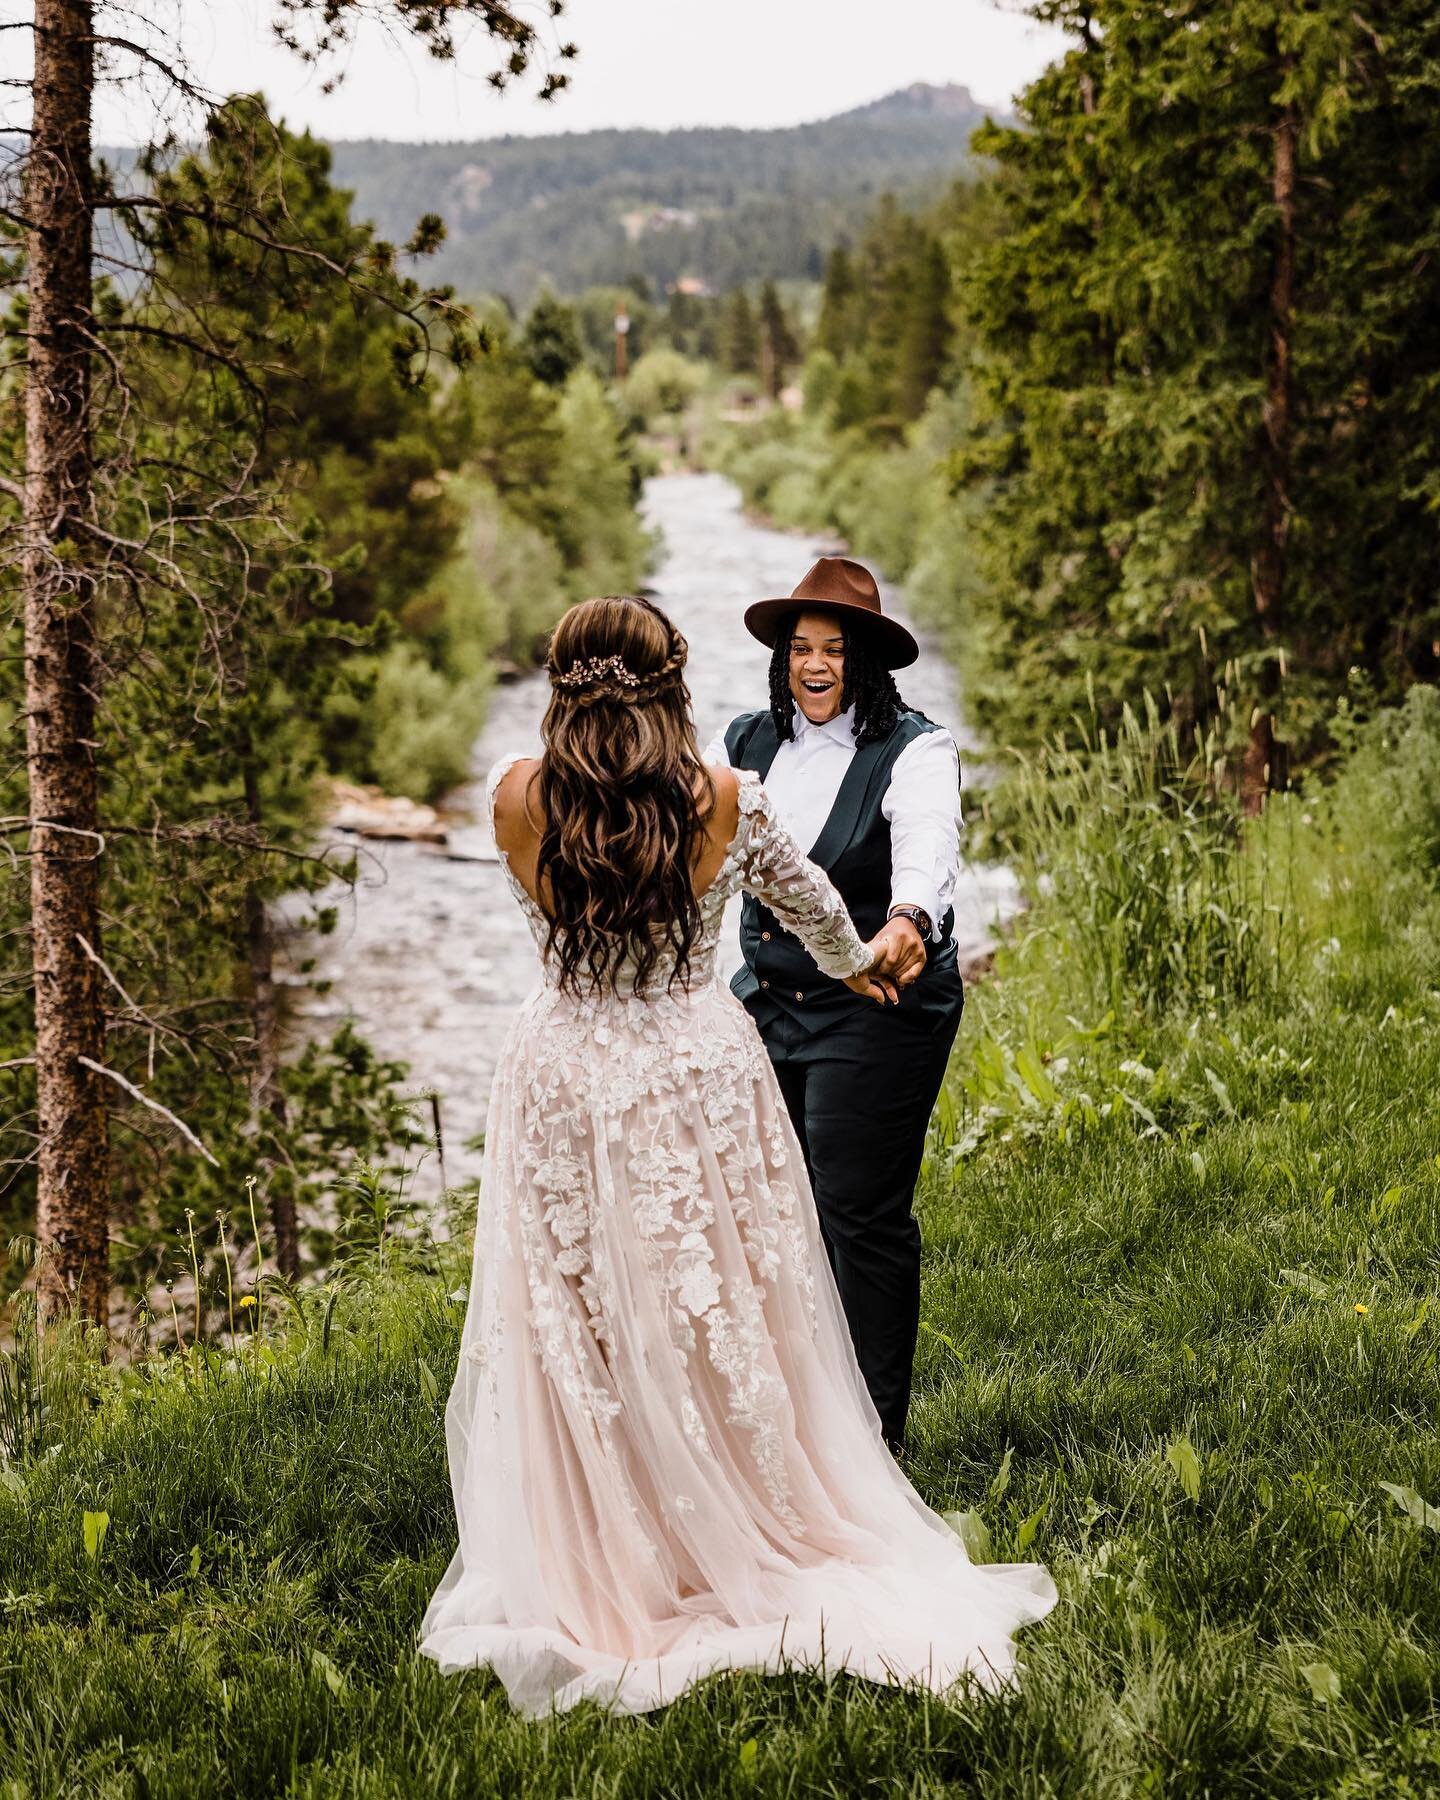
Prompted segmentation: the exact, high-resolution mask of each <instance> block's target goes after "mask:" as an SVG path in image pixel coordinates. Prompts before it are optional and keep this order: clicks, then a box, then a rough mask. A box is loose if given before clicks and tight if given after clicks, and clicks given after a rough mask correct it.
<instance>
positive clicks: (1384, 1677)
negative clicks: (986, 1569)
mask: <svg viewBox="0 0 1440 1800" xmlns="http://www.w3.org/2000/svg"><path fill="white" fill-rule="evenodd" d="M1336 741H1337V742H1338V743H1339V744H1340V745H1341V747H1342V754H1340V755H1339V756H1338V757H1337V759H1336V766H1335V768H1334V769H1333V770H1332V772H1331V775H1330V778H1329V779H1328V780H1321V779H1319V778H1318V777H1317V778H1312V779H1311V780H1309V781H1308V782H1307V783H1306V785H1305V786H1304V787H1302V788H1301V789H1300V790H1298V791H1297V792H1295V793H1291V794H1285V795H1278V796H1275V797H1274V798H1273V799H1272V801H1271V803H1270V805H1269V807H1268V808H1267V811H1266V814H1265V816H1264V818H1263V819H1261V820H1259V821H1251V822H1248V823H1244V824H1242V822H1241V821H1239V820H1238V819H1237V817H1236V816H1235V814H1234V811H1233V809H1232V807H1231V806H1230V804H1229V802H1228V800H1227V799H1226V797H1225V795H1224V794H1223V792H1220V791H1217V790H1216V789H1215V786H1214V784H1213V783H1211V782H1207V780H1206V779H1205V778H1204V777H1205V769H1204V751H1203V748H1202V750H1201V752H1199V753H1198V760H1197V759H1196V757H1193V756H1192V755H1191V754H1190V753H1189V752H1187V751H1182V748H1181V746H1180V744H1179V742H1178V740H1177V739H1176V738H1175V736H1174V735H1173V734H1171V733H1170V732H1168V731H1167V730H1166V728H1165V727H1164V726H1163V725H1162V724H1161V723H1160V722H1159V721H1158V720H1156V719H1154V718H1153V717H1151V718H1147V717H1141V718H1137V719H1131V720H1129V721H1127V723H1126V725H1125V726H1124V728H1122V730H1121V731H1120V732H1119V733H1118V734H1117V736H1116V738H1115V739H1113V740H1111V741H1092V742H1091V743H1090V745H1089V746H1088V748H1087V749H1086V750H1085V752H1084V753H1083V754H1080V753H1077V752H1075V751H1074V750H1073V749H1072V750H1068V751H1067V750H1059V749H1056V750H1051V751H1048V752H1045V753H1042V754H1040V755H1038V756H1036V757H1034V758H1032V759H1031V760H1030V761H1029V762H1028V763H1027V764H1025V765H1024V766H1023V767H1022V768H1021V769H1020V770H1019V771H1018V772H1017V774H1016V776H1015V777H1014V778H1013V779H1012V780H1011V781H1010V782H1008V783H1007V784H1006V788H1005V797H1004V799H1003V801H997V805H996V808H995V812H994V829H995V830H996V832H997V833H998V834H999V836H1000V838H1001V840H1002V841H1003V842H1004V844H1005V845H1006V847H1007V849H1008V850H1009V851H1010V853H1011V854H1012V855H1014V856H1015V857H1016V858H1017V859H1018V860H1019V862H1020V865H1021V867H1022V871H1023V873H1024V875H1025V877H1026V880H1027V883H1028V885H1029V888H1030V891H1031V893H1032V896H1033V904H1032V906H1031V909H1030V910H1029V912H1028V913H1027V914H1026V915H1025V916H1024V918H1023V920H1022V921H1021V923H1020V926H1019V928H1018V930H1017V931H1016V933H1015V935H1014V937H1013V939H1012V941H1010V942H1009V943H1008V944H1007V945H1006V946H1005V947H1004V949H1003V950H1002V951H1001V953H1000V955H999V958H998V961H997V967H996V970H995V972H994V974H993V976H991V977H989V978H988V979H986V980H985V981H983V982H982V983H980V984H978V985H977V986H976V987H975V989H974V991H973V993H972V996H971V1000H970V1004H969V1007H968V1010H967V1017H966V1021H965V1024H964V1026H963V1028H962V1032H961V1037H960V1041H959V1045H958V1047H957V1053H956V1058H955V1063H954V1068H953V1079H952V1083H951V1085H950V1087H949V1089H948V1090H947V1093H946V1095H945V1097H944V1101H943V1104H942V1106H941V1108H940V1109H939V1112H938V1115H937V1119H936V1124H935V1129H934V1134H933V1140H932V1144H931V1148H930V1152H929V1155H928V1157H927V1162H926V1168H925V1173H924V1176H923V1180H922V1189H921V1194H920V1200H919V1204H920V1207H921V1212H922V1218H923V1224H924V1230H925V1237H926V1277H925V1302H924V1320H925V1324H924V1329H923V1331H922V1339H921V1355H920V1363H919V1368H918V1400H917V1406H916V1412H915V1422H914V1448H913V1453H912V1463H911V1473H912V1477H913V1479H914V1480H915V1482H916V1484H917V1485H918V1486H919V1488H920V1489H921V1491H922V1492H923V1493H924V1494H925V1496H926V1497H927V1499H929V1500H930V1502H931V1503H932V1504H933V1505H935V1506H936V1507H937V1508H939V1509H941V1510H942V1511H945V1512H947V1513H951V1514H953V1515H955V1518H954V1523H955V1526H956V1529H957V1530H959V1531H960V1532H961V1533H962V1535H963V1536H964V1537H965V1538H966V1540H967V1542H968V1543H969V1545H970V1547H971V1550H972V1553H973V1554H975V1555H977V1556H984V1557H995V1558H999V1559H1013V1558H1018V1557H1024V1558H1040V1559H1042V1560H1044V1561H1045V1562H1046V1563H1047V1564H1048V1565H1049V1566H1050V1567H1051V1568H1052V1569H1053V1570H1054V1572H1055V1575H1056V1578H1057V1580H1058V1582H1059V1584H1060V1588H1061V1593H1062V1601H1061V1604H1060V1606H1059V1607H1058V1608H1057V1610H1056V1611H1055V1612H1054V1613H1053V1614H1052V1615H1051V1617H1050V1619H1049V1620H1048V1621H1046V1622H1045V1623H1044V1624H1043V1625H1042V1626H1040V1627H1039V1628H1037V1629H1035V1630H1033V1631H1032V1632H1031V1633H1030V1634H1029V1635H1028V1637H1027V1639H1026V1643H1025V1670H1024V1674H1023V1678H1022V1680H1021V1681H1020V1683H1019V1685H1018V1688H1017V1689H1016V1690H1015V1691H1014V1692H1013V1693H1011V1694H1009V1695H1007V1696H1005V1697H1002V1698H999V1699H987V1698H984V1697H981V1696H979V1695H973V1694H963V1693H962V1694H957V1695H956V1696H955V1697H954V1698H953V1700H952V1701H950V1702H942V1701H941V1700H939V1699H936V1698H934V1697H926V1696H922V1695H917V1694H914V1693H909V1692H900V1691H886V1690H881V1689H877V1688H874V1687H870V1686H866V1685H864V1684H860V1683H856V1682H853V1681H851V1680H849V1679H848V1678H845V1677H843V1676H842V1677H839V1678H837V1679H836V1680H834V1681H833V1682H831V1683H829V1684H826V1683H824V1682H822V1681H821V1680H819V1679H818V1678H816V1677H813V1676H799V1675H795V1676H789V1677H783V1678H779V1679H774V1680H768V1681H767V1680H762V1679H759V1678H757V1677H753V1676H745V1675H729V1676H721V1677H717V1678H715V1679H713V1680H712V1681H710V1682H708V1683H707V1684H705V1686H704V1687H703V1688H701V1689H700V1690H698V1691H697V1692H696V1693H694V1694H693V1695H691V1696H690V1697H688V1698H686V1699H685V1700H683V1701H681V1702H680V1703H678V1704H676V1705H675V1706H673V1707H671V1708H670V1709H668V1710H667V1711H664V1712H662V1713H659V1714H657V1715H655V1716H653V1717H649V1718H640V1719H629V1720H619V1721H614V1720H609V1719H607V1718H606V1717H605V1716H604V1714H603V1713H602V1712H600V1711H599V1710H596V1709H589V1710H582V1711H579V1712H577V1713H574V1714H571V1715H568V1716H566V1717H563V1718H557V1719H554V1720H548V1721H542V1722H526V1721H520V1720H517V1719H515V1718H513V1717H512V1716H511V1715H510V1714H509V1712H508V1710H507V1707H506V1704H505V1701H504V1696H503V1693H502V1691H501V1689H500V1688H499V1686H498V1684H497V1683H496V1682H494V1681H493V1680H492V1679H491V1678H489V1677H488V1676H485V1675H473V1676H467V1677H464V1678H460V1679H455V1678H443V1677H441V1676H440V1675H439V1674H437V1673H436V1671H435V1670H434V1668H433V1667H432V1666H431V1665H430V1664H428V1663H426V1662H422V1661H421V1660H420V1659H419V1658H418V1657H417V1655H416V1654H415V1637H416V1627H417V1624H418V1621H419V1618H420V1614H421V1611H422V1610H423V1607H424V1604H425V1602H426V1600H427V1598H428V1596H429V1593H430V1591H431V1589H432V1587H433V1585H434V1583H435V1582H436V1580H437V1579H438V1577H439V1575H440V1573H441V1571H442V1569H443V1568H444V1565H445V1563H446V1561H447V1559H448V1557H449V1554H450V1549H451V1541H452V1520H451V1512H450V1497H449V1488H448V1484H447V1479H446V1471H445V1460H444V1443H443V1432H442V1417H441V1415H442V1408H443V1404H444V1398H445V1393H446V1390H447V1387H448V1383H449V1379H450V1374H451V1369H452V1364H453V1357H454V1351H455V1345H456V1341H457V1337H458V1332H459V1325H460V1319H461V1314H462V1311H463V1286H462V1284H463V1282H464V1279H465V1273H466V1271H465V1266H464V1259H463V1247H462V1248H461V1249H460V1250H456V1249H446V1248H444V1247H437V1246H436V1245H434V1244H432V1243H430V1242H428V1241H425V1240H421V1239H417V1238H416V1237H415V1236H414V1235H413V1233H410V1232H409V1231H408V1230H407V1229H402V1228H400V1227H399V1226H398V1225H397V1228H396V1229H395V1230H394V1231H393V1232H391V1231H388V1230H383V1229H382V1230H381V1231H380V1232H379V1233H378V1234H377V1241H375V1242H373V1243H371V1244H369V1245H368V1246H366V1247H364V1248H357V1249H355V1250H354V1251H353V1253H352V1254H351V1255H350V1256H349V1257H348V1258H346V1259H342V1260H341V1261H339V1262H338V1263H337V1264H336V1266H335V1267H334V1268H333V1269H332V1270H331V1271H329V1272H328V1274H327V1276H326V1277H325V1279H323V1280H319V1279H317V1280H312V1281H311V1282H309V1283H305V1284H302V1285H300V1286H299V1287H297V1288H294V1289H287V1288H285V1287H284V1286H283V1285H282V1284H278V1283H271V1284H270V1285H269V1286H268V1287H267V1288H265V1289H264V1290H263V1291H261V1292H260V1293H258V1294H255V1293H253V1292H251V1291H249V1290H247V1291H246V1292H243V1293H237V1294H236V1296H235V1302H234V1304H235V1307H236V1330H235V1332H234V1333H233V1335H232V1334H230V1333H229V1332H227V1333H225V1334H224V1337H223V1339H222V1340H221V1341H219V1342H216V1343H212V1344H201V1345H194V1344H191V1345H190V1347H189V1348H188V1349H187V1350H186V1351H185V1352H184V1353H183V1354H180V1353H171V1354H167V1355H157V1356H154V1357H152V1358H149V1359H148V1360H140V1361H138V1362H135V1363H132V1364H129V1365H123V1366H122V1365H120V1364H118V1363H111V1364H106V1363H103V1362H102V1361H101V1360H100V1359H99V1358H98V1356H97V1355H96V1354H95V1351H94V1348H93V1346H88V1345H87V1344H86V1343H85V1342H84V1341H83V1340H82V1339H81V1338H80V1337H78V1336H76V1335H74V1334H71V1335H69V1336H65V1335H64V1334H62V1335H61V1336H59V1337H56V1338H52V1339H51V1340H49V1341H47V1342H45V1343H43V1344H40V1343H37V1342H36V1341H35V1340H34V1339H33V1337H32V1336H30V1335H28V1334H27V1331H26V1329H25V1326H24V1321H23V1320H22V1321H21V1325H20V1329H19V1331H18V1333H17V1337H16V1340H15V1346H14V1349H13V1351H12V1352H11V1353H8V1354H7V1356H6V1357H5V1359H4V1362H3V1365H0V1449H3V1452H4V1457H3V1462H0V1796H4V1800H59V1797H60V1796H87V1797H88V1796H107V1797H109V1796H114V1797H117V1800H118V1797H120V1796H125V1797H127V1800H128V1797H131V1796H135V1797H139V1796H147V1797H149V1796H155V1797H157V1800H158V1797H159V1796H176V1797H180V1796H184V1797H186V1800H200V1797H209V1796H216V1797H220V1796H240V1795H272V1794H286V1795H294V1796H306V1797H310V1800H320V1797H321V1796H325V1797H329V1796H342V1795H343V1796H356V1797H361V1796H365V1797H369V1796H377V1797H378V1796H382V1795H384V1796H390V1795H426V1796H430V1795H444V1796H448V1795H454V1796H460V1795H464V1796H481V1795H491V1794H494V1795H507V1796H509V1795H522V1794H523V1795H527V1796H532V1795H533V1796H560V1795H571V1794H584V1795H594V1796H612V1795H614V1796H621V1795H631V1794H647V1795H649V1794H654V1795H694V1794H701V1793H703V1794H706V1795H709V1796H716V1797H719V1796H730V1795H749V1794H777V1795H778V1794H783V1795H790V1796H807V1797H808V1796H849V1795H856V1794H866V1793H875V1794H881V1793H883V1794H886V1795H913V1796H929V1795H940V1794H970V1793H976V1794H984V1795H987V1796H999V1795H1016V1796H1021V1795H1023V1796H1040V1795H1073V1796H1085V1797H1086V1800H1103V1797H1109V1796H1115V1797H1117V1800H1118V1797H1119V1796H1135V1795H1151V1794H1153V1795H1166V1796H1169V1795H1175V1796H1181V1795H1186V1796H1189V1795H1195V1796H1199V1795H1219V1794H1225V1795H1229V1794H1255V1795H1267V1796H1281V1795H1295V1796H1302V1795H1303V1796H1310V1795H1316V1794H1328V1795H1335V1796H1345V1797H1347V1800H1349V1797H1352V1796H1359V1795H1368V1794H1377V1795H1380V1794H1383V1795H1387V1796H1390V1795H1404V1794H1415V1795H1419V1794H1427V1793H1434V1792H1436V1791H1440V1437H1437V1433H1436V1429H1435V1427H1436V1422H1437V1421H1436V1412H1437V1398H1440V1384H1437V1376H1436V1356H1437V1350H1440V1293H1437V1289H1440V1257H1437V1247H1440V1234H1437V1210H1440V1209H1437V1201H1440V1115H1437V1109H1436V1106H1435V1095H1436V1092H1437V1089H1440V694H1437V693H1436V692H1435V691H1434V690H1432V689H1425V688H1419V689H1416V690H1414V691H1413V692H1412V694H1411V696H1410V698H1409V700H1408V702H1407V703H1406V705H1405V706H1404V707H1403V708H1396V709H1392V710H1388V711H1382V712H1377V713H1375V714H1373V716H1371V717H1369V718H1363V717H1360V716H1359V715H1358V714H1354V713H1352V714H1347V715H1346V716H1345V717H1343V718H1342V719H1341V720H1340V721H1339V722H1338V724H1337V727H1336ZM382 1211H383V1206H382ZM383 1223H384V1221H383V1219H382V1225H383ZM252 1301H253V1302H254V1303H253V1304H250V1303H249V1302H252ZM182 1323H183V1322H182Z"/></svg>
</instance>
